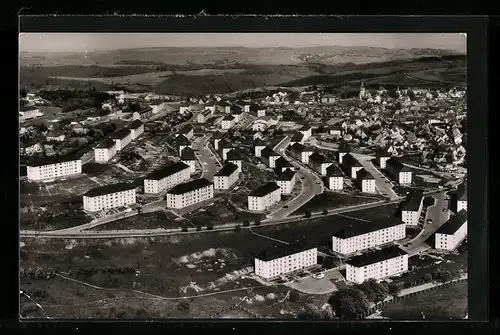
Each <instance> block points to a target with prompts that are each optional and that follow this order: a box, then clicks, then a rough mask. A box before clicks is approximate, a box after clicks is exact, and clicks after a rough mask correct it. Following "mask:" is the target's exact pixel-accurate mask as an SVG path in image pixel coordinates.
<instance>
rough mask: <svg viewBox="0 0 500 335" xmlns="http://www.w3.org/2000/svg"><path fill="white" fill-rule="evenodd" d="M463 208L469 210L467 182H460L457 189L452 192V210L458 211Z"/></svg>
mask: <svg viewBox="0 0 500 335" xmlns="http://www.w3.org/2000/svg"><path fill="white" fill-rule="evenodd" d="M462 209H465V210H467V182H463V183H462V184H460V185H459V186H458V187H457V189H456V191H454V192H451V194H450V210H451V211H452V212H453V213H458V212H460V211H461V210H462Z"/></svg>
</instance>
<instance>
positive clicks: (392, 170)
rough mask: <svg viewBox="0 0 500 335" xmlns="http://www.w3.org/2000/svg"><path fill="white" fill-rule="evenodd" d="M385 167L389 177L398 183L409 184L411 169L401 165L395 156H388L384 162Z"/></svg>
mask: <svg viewBox="0 0 500 335" xmlns="http://www.w3.org/2000/svg"><path fill="white" fill-rule="evenodd" d="M385 169H386V171H387V173H388V174H389V175H390V176H391V178H392V179H394V180H395V181H397V182H398V183H399V185H411V181H412V172H411V170H410V169H409V168H408V167H406V166H405V165H403V164H402V163H401V162H400V161H399V160H398V159H397V158H395V157H391V158H389V159H388V160H387V161H386V163H385Z"/></svg>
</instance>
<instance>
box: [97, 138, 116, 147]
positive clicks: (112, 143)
mask: <svg viewBox="0 0 500 335" xmlns="http://www.w3.org/2000/svg"><path fill="white" fill-rule="evenodd" d="M115 145H116V143H115V141H113V140H112V139H110V138H107V139H105V140H104V141H103V142H101V143H99V145H97V146H96V147H95V148H96V149H109V148H112V147H113V146H115Z"/></svg>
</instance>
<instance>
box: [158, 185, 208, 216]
mask: <svg viewBox="0 0 500 335" xmlns="http://www.w3.org/2000/svg"><path fill="white" fill-rule="evenodd" d="M213 197H214V184H213V183H212V182H210V181H208V180H207V179H205V178H200V179H195V180H193V181H188V182H186V183H183V184H179V185H177V186H174V188H172V189H170V190H169V191H168V192H167V207H168V208H172V209H184V208H193V210H194V209H196V208H199V207H198V206H197V205H199V204H203V203H204V202H206V201H207V200H210V199H213Z"/></svg>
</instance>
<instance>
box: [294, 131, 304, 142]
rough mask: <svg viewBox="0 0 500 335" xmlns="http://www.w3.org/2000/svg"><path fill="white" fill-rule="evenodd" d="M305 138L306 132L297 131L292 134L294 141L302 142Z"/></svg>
mask: <svg viewBox="0 0 500 335" xmlns="http://www.w3.org/2000/svg"><path fill="white" fill-rule="evenodd" d="M303 139H304V134H302V133H300V132H295V133H294V134H293V136H292V142H301V141H302V140H303Z"/></svg>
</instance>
